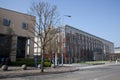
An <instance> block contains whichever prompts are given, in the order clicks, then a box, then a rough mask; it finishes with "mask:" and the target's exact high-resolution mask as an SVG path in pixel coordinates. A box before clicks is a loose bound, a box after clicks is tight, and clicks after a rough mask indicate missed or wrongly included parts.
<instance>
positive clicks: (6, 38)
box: [0, 8, 35, 61]
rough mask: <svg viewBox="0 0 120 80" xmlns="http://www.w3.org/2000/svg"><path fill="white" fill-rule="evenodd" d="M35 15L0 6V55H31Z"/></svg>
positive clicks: (10, 56) (13, 56)
mask: <svg viewBox="0 0 120 80" xmlns="http://www.w3.org/2000/svg"><path fill="white" fill-rule="evenodd" d="M31 19H33V20H34V21H35V17H34V16H31V15H28V14H24V13H20V12H16V11H12V10H8V9H4V8H0V57H1V58H2V57H5V58H6V57H9V58H10V60H11V61H16V58H25V57H33V53H34V43H33V41H34V31H33V29H34V27H35V26H34V24H35V22H32V21H31Z"/></svg>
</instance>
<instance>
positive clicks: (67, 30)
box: [58, 25, 114, 63]
mask: <svg viewBox="0 0 120 80" xmlns="http://www.w3.org/2000/svg"><path fill="white" fill-rule="evenodd" d="M59 41H60V43H61V44H62V45H61V50H60V51H61V56H58V57H59V58H60V59H63V62H64V63H76V62H80V61H90V60H105V59H106V55H107V54H111V53H114V44H113V43H112V42H110V41H107V40H105V39H102V38H100V37H97V36H94V35H92V34H89V33H87V32H84V31H82V30H79V29H76V28H74V27H71V26H69V25H65V26H64V27H62V28H61V33H60V40H59ZM62 56H63V57H62Z"/></svg>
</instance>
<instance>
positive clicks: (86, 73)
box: [1, 65, 120, 80]
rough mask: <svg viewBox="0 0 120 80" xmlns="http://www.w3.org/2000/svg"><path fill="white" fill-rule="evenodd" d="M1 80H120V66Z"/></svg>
mask: <svg viewBox="0 0 120 80" xmlns="http://www.w3.org/2000/svg"><path fill="white" fill-rule="evenodd" d="M1 80H120V65H111V66H103V67H97V68H92V69H81V70H79V71H75V72H68V73H60V74H50V75H37V76H27V77H19V78H6V79H1Z"/></svg>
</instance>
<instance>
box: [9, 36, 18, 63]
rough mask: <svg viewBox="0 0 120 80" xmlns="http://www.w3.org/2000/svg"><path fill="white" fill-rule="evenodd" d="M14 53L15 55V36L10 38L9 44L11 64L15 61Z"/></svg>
mask: <svg viewBox="0 0 120 80" xmlns="http://www.w3.org/2000/svg"><path fill="white" fill-rule="evenodd" d="M16 53H17V36H15V35H14V36H12V44H11V53H10V60H11V62H15V61H16Z"/></svg>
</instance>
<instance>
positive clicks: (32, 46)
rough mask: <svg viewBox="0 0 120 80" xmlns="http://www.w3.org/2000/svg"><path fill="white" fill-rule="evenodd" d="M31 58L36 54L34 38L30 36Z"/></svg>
mask: <svg viewBox="0 0 120 80" xmlns="http://www.w3.org/2000/svg"><path fill="white" fill-rule="evenodd" d="M29 47H30V48H29V58H33V56H34V38H30V46H29Z"/></svg>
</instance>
